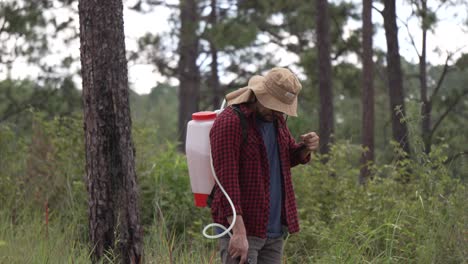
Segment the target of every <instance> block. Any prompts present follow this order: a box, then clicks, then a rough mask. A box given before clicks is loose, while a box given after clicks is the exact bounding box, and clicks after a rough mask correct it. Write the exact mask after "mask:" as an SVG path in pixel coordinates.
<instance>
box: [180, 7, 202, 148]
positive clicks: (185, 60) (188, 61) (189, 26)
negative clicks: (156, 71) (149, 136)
mask: <svg viewBox="0 0 468 264" xmlns="http://www.w3.org/2000/svg"><path fill="white" fill-rule="evenodd" d="M179 5H180V23H181V27H180V42H179V54H180V59H179V64H178V76H179V81H180V85H179V120H178V131H179V142H181V144H180V145H179V150H181V151H184V150H185V137H186V133H187V128H186V127H187V122H188V121H190V120H191V118H192V113H194V112H197V111H198V103H199V100H200V71H199V69H198V65H197V58H198V43H199V40H198V36H197V32H196V31H197V27H198V13H197V12H198V11H197V10H198V8H197V2H196V0H181V1H180V4H179Z"/></svg>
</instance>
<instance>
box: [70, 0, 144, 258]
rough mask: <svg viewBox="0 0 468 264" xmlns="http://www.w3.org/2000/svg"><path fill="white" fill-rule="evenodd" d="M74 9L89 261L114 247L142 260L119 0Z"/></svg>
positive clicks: (83, 0) (88, 0)
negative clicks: (76, 12)
mask: <svg viewBox="0 0 468 264" xmlns="http://www.w3.org/2000/svg"><path fill="white" fill-rule="evenodd" d="M78 9H79V17H80V43H81V72H82V78H83V105H84V130H85V137H86V138H85V143H86V176H87V178H86V179H87V189H88V204H89V238H90V242H91V243H92V244H91V249H92V261H93V262H94V263H96V262H99V260H100V259H101V258H102V257H103V256H104V255H105V254H106V252H112V253H113V254H114V256H116V257H117V258H118V259H119V262H120V263H140V262H141V257H142V250H143V247H142V233H141V226H140V223H139V218H140V217H139V210H138V202H137V201H138V187H137V182H136V174H135V162H134V155H135V150H134V147H133V143H132V139H131V118H130V108H129V89H128V77H127V60H126V57H125V42H124V40H125V36H124V29H123V14H122V2H121V1H110V0H101V1H92V0H80V1H79V5H78Z"/></svg>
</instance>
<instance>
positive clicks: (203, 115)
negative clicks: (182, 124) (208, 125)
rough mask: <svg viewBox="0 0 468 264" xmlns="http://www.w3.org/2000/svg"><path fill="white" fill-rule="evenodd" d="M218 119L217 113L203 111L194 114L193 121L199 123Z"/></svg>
mask: <svg viewBox="0 0 468 264" xmlns="http://www.w3.org/2000/svg"><path fill="white" fill-rule="evenodd" d="M215 118H216V113H215V112H211V111H202V112H196V113H193V114H192V119H193V120H197V121H207V120H213V119H215Z"/></svg>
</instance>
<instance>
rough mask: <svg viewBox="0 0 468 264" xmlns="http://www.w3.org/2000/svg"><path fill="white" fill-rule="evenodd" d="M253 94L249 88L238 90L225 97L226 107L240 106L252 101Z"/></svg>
mask: <svg viewBox="0 0 468 264" xmlns="http://www.w3.org/2000/svg"><path fill="white" fill-rule="evenodd" d="M253 97H254V95H253V92H252V90H251V89H250V87H249V86H246V87H243V88H239V89H237V90H235V91H233V92H230V93H228V94H227V95H226V97H225V98H226V102H227V105H228V106H229V105H235V104H242V103H247V102H251V101H253Z"/></svg>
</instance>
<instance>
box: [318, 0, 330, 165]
mask: <svg viewBox="0 0 468 264" xmlns="http://www.w3.org/2000/svg"><path fill="white" fill-rule="evenodd" d="M316 5H317V6H316V10H317V16H316V19H317V20H316V24H317V51H318V64H319V69H318V70H319V71H318V77H319V94H320V113H319V117H320V121H319V122H320V124H319V134H320V153H322V154H327V153H328V152H329V151H330V143H332V141H333V138H332V136H333V132H334V128H333V120H334V119H333V92H332V77H331V75H332V72H331V69H332V68H331V59H330V32H329V28H330V22H329V21H330V18H329V13H328V1H327V0H317V1H316ZM324 162H326V160H324Z"/></svg>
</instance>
